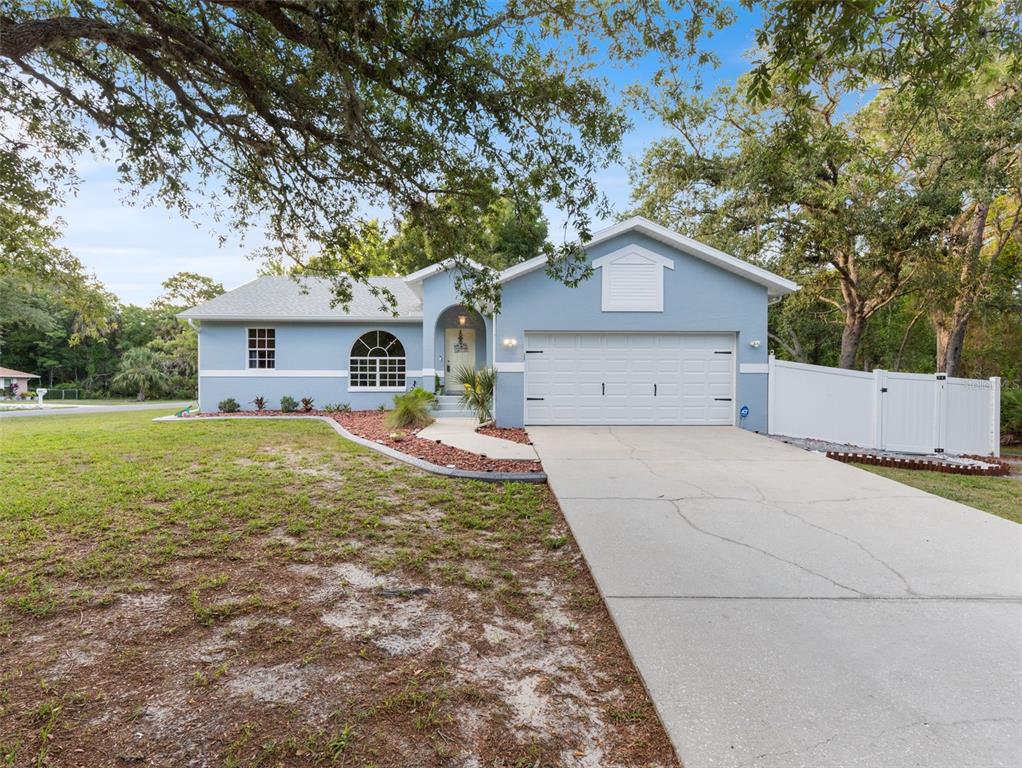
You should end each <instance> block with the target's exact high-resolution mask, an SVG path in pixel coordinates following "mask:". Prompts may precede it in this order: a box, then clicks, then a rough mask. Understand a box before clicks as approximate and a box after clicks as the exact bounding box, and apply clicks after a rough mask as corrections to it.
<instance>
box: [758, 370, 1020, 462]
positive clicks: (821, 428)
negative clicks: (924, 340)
mask: <svg viewBox="0 0 1022 768" xmlns="http://www.w3.org/2000/svg"><path fill="white" fill-rule="evenodd" d="M769 376H770V382H769V387H770V394H769V408H768V420H769V425H768V428H769V431H770V434H772V435H785V436H787V437H805V438H815V439H817V440H828V441H831V442H836V443H850V444H851V445H858V446H862V447H863V448H878V449H883V450H889V451H902V452H904V453H955V454H963V453H964V454H979V455H983V456H999V455H1000V452H1001V448H1000V442H1001V441H1000V437H1001V380H1000V379H999V378H997V377H994V378H992V379H955V378H948V377H947V376H946V375H945V374H943V373H930V374H926V373H896V372H894V371H884V370H875V371H873V372H872V373H865V372H863V371H849V370H845V369H843V368H827V367H825V366H822V365H805V364H804V363H789V362H784V361H781V360H775V359H774V357H773V355H771V356H770V365H769Z"/></svg>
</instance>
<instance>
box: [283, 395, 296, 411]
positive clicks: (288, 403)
mask: <svg viewBox="0 0 1022 768" xmlns="http://www.w3.org/2000/svg"><path fill="white" fill-rule="evenodd" d="M297 409H298V401H297V400H295V399H294V398H293V397H291V395H284V396H283V397H282V398H280V410H282V411H283V412H284V413H293V412H294V411H295V410H297Z"/></svg>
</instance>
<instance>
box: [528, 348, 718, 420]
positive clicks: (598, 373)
mask: <svg viewBox="0 0 1022 768" xmlns="http://www.w3.org/2000/svg"><path fill="white" fill-rule="evenodd" d="M733 344H734V337H733V335H731V334H704V335H697V334H683V333H673V334H660V333H622V334H596V333H590V334H586V333H579V334H572V333H547V334H526V350H527V351H532V352H533V354H527V355H526V363H525V371H526V375H525V392H526V398H527V399H526V403H525V411H526V412H525V422H526V424H731V423H733V413H734V411H733V402H731V400H732V398H733V392H732V387H733V380H734V374H733V368H732V366H733V354H730V353H731V351H732V347H733ZM722 351H726V352H728V353H729V354H717V353H719V352H722ZM654 385H655V387H656V391H655V394H654ZM715 398H721V400H720V401H718V400H716V399H715Z"/></svg>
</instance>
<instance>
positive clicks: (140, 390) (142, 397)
mask: <svg viewBox="0 0 1022 768" xmlns="http://www.w3.org/2000/svg"><path fill="white" fill-rule="evenodd" d="M135 399H136V400H138V401H139V402H142V401H143V400H145V388H144V387H139V388H138V396H137V397H136V398H135Z"/></svg>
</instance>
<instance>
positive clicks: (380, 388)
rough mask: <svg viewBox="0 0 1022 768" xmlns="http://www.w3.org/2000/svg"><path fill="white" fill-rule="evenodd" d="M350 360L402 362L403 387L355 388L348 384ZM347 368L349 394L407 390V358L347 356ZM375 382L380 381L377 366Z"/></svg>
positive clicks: (377, 367) (408, 374)
mask: <svg viewBox="0 0 1022 768" xmlns="http://www.w3.org/2000/svg"><path fill="white" fill-rule="evenodd" d="M402 346H403V345H402ZM352 360H377V361H379V360H403V361H404V364H405V370H404V371H403V375H404V377H405V383H404V386H401V387H395V386H390V385H388V386H386V387H379V386H377V387H356V386H353V385H352V384H351V383H350V382H351V375H350V374H351V367H350V366H351V361H352ZM348 366H349V368H348V372H349V376H348V382H349V384H348V391H349V392H404V391H405V389H407V388H408V377H409V376H410V372H409V370H408V358H407V357H358V356H355V355H349V356H348ZM360 373H361V371H360ZM376 380H377V381H379V380H380V367H379V365H377V366H376Z"/></svg>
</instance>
